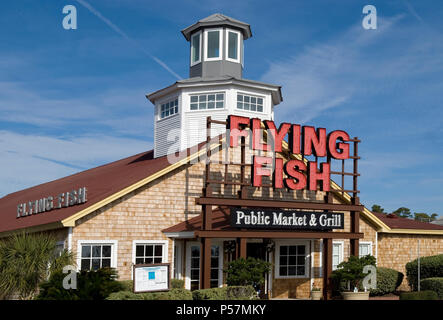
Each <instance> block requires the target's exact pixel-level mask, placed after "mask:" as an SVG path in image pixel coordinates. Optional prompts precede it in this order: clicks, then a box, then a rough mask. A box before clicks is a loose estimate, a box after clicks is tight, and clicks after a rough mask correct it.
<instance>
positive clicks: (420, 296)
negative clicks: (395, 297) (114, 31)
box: [400, 290, 438, 300]
mask: <svg viewBox="0 0 443 320" xmlns="http://www.w3.org/2000/svg"><path fill="white" fill-rule="evenodd" d="M400 300H438V295H437V293H436V292H435V291H431V290H427V291H414V292H403V293H401V294H400Z"/></svg>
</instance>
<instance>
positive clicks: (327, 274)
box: [323, 239, 332, 300]
mask: <svg viewBox="0 0 443 320" xmlns="http://www.w3.org/2000/svg"><path fill="white" fill-rule="evenodd" d="M323 248H324V252H323V268H324V271H323V299H324V300H329V299H330V298H331V295H332V286H331V274H332V239H323Z"/></svg>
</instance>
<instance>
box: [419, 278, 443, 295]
mask: <svg viewBox="0 0 443 320" xmlns="http://www.w3.org/2000/svg"><path fill="white" fill-rule="evenodd" d="M420 289H423V290H432V291H435V292H436V293H437V294H438V297H439V298H440V299H443V278H427V279H423V280H421V281H420Z"/></svg>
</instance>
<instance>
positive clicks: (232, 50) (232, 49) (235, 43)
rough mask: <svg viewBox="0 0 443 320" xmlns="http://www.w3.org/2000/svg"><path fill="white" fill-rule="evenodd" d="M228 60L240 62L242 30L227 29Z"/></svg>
mask: <svg viewBox="0 0 443 320" xmlns="http://www.w3.org/2000/svg"><path fill="white" fill-rule="evenodd" d="M226 39H227V46H226V60H228V61H232V62H240V32H238V31H234V30H229V29H228V30H226Z"/></svg>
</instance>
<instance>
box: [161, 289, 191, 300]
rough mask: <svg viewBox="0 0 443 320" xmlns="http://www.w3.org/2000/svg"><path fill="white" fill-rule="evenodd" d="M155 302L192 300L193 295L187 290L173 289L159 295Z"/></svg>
mask: <svg viewBox="0 0 443 320" xmlns="http://www.w3.org/2000/svg"><path fill="white" fill-rule="evenodd" d="M155 300H192V293H191V291H189V290H186V289H177V288H174V289H171V290H169V291H167V292H159V293H157V296H156V299H155Z"/></svg>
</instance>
